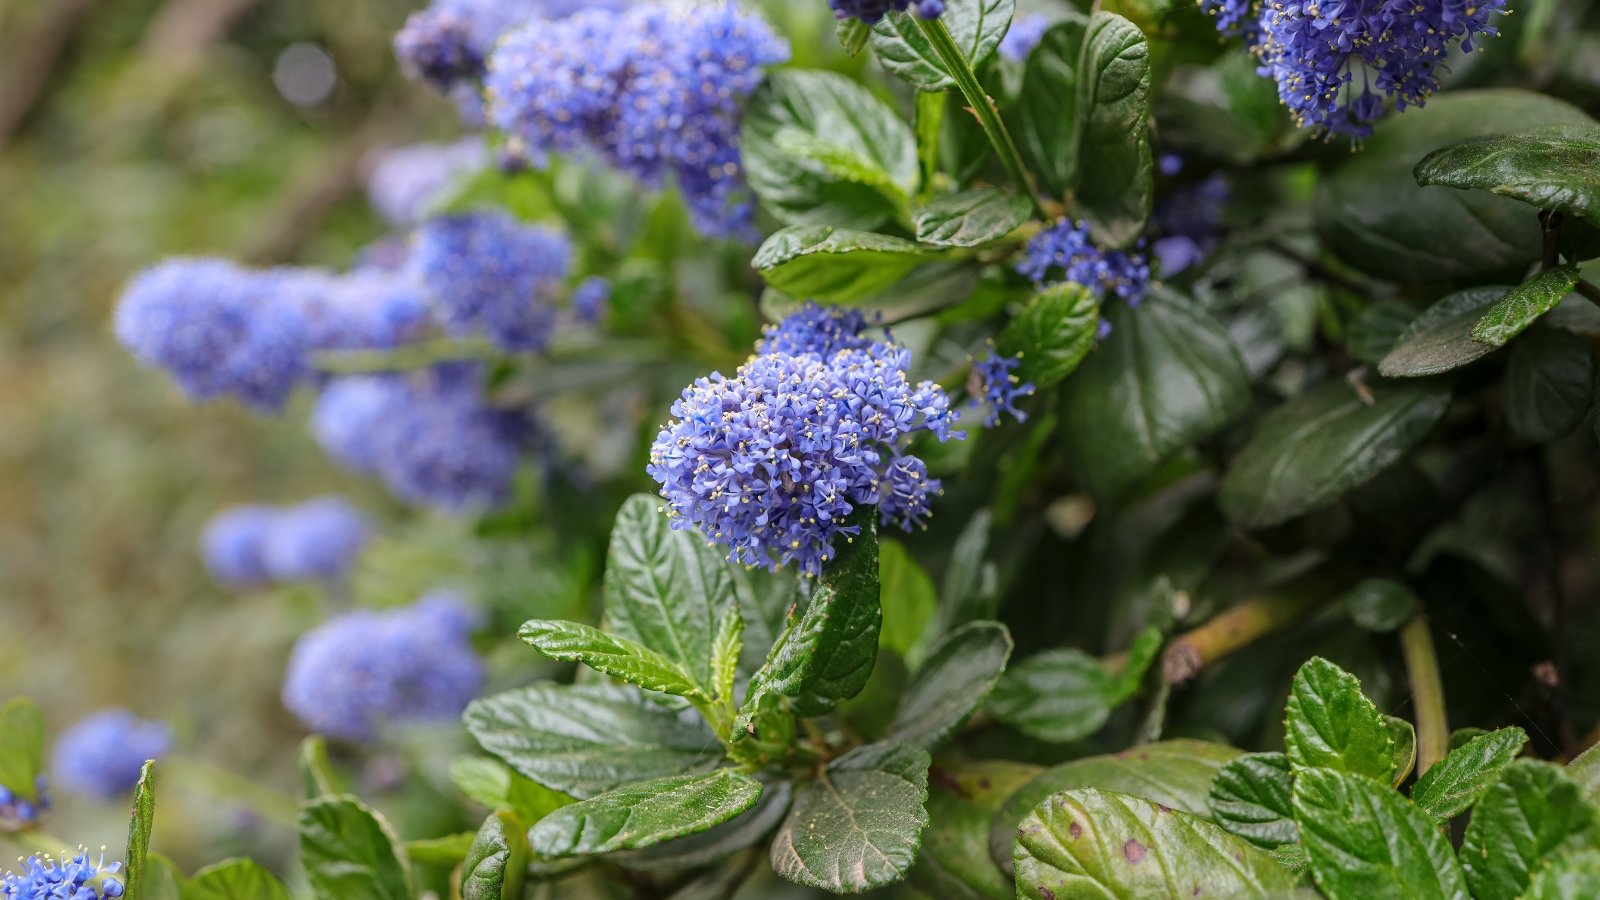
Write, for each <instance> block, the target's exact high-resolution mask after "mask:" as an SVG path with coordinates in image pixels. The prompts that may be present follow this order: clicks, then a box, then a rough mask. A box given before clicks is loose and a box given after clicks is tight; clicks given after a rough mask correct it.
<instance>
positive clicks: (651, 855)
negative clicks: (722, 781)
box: [611, 781, 794, 872]
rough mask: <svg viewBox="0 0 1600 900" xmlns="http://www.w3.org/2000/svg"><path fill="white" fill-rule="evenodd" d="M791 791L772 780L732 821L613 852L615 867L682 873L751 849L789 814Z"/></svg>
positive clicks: (783, 783)
mask: <svg viewBox="0 0 1600 900" xmlns="http://www.w3.org/2000/svg"><path fill="white" fill-rule="evenodd" d="M793 794H794V791H793V789H792V788H791V786H790V783H789V782H788V781H774V782H772V783H771V784H768V785H767V786H766V788H765V789H764V790H763V791H762V792H761V799H760V800H757V801H756V805H755V806H752V807H750V808H749V809H748V810H746V811H744V812H743V813H740V814H739V815H738V816H735V817H734V818H732V819H729V820H728V821H726V822H723V823H722V824H721V825H717V826H715V827H713V828H708V829H706V830H705V831H702V832H700V833H698V834H691V835H686V836H684V837H680V838H674V839H672V840H670V841H662V842H661V843H659V844H656V845H655V846H653V847H646V848H644V849H643V850H634V851H628V852H625V853H616V854H613V855H612V857H611V858H612V859H613V860H615V861H616V862H617V864H618V865H621V866H625V867H627V868H629V869H639V870H641V871H650V872H653V871H658V870H683V869H694V868H698V867H700V866H708V865H712V864H713V863H716V862H717V861H719V860H722V859H725V858H727V857H729V856H732V855H733V854H735V853H738V852H739V851H741V850H745V849H748V848H750V847H754V846H755V845H756V844H758V843H760V842H761V841H762V840H764V839H766V838H767V836H768V835H770V834H772V832H773V830H774V829H776V828H777V827H778V823H779V822H782V821H783V817H784V816H785V815H787V814H788V812H789V801H790V799H791V798H792V797H793Z"/></svg>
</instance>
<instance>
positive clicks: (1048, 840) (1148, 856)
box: [1013, 789, 1294, 900]
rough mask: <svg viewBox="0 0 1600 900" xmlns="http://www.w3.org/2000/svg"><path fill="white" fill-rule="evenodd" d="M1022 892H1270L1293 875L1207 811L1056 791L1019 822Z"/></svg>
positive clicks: (1035, 896) (1060, 899) (1060, 897)
mask: <svg viewBox="0 0 1600 900" xmlns="http://www.w3.org/2000/svg"><path fill="white" fill-rule="evenodd" d="M1013 865H1014V868H1015V871H1016V885H1017V897H1019V898H1024V897H1025V898H1029V900H1053V898H1054V900H1066V898H1073V897H1107V898H1119V900H1120V898H1144V897H1199V896H1205V897H1267V896H1270V895H1272V894H1274V893H1275V892H1278V891H1283V890H1287V889H1288V888H1290V887H1292V886H1293V885H1294V878H1293V877H1292V876H1290V875H1289V873H1288V872H1286V871H1284V870H1283V869H1282V868H1281V867H1279V866H1278V864H1277V863H1275V862H1273V861H1272V857H1270V856H1267V855H1266V854H1265V853H1262V852H1261V851H1260V850H1257V849H1256V848H1255V847H1252V846H1250V845H1249V844H1247V843H1245V842H1244V841H1242V840H1240V839H1239V838H1237V837H1234V836H1233V835H1231V834H1229V833H1228V832H1226V831H1224V830H1222V829H1221V828H1219V827H1217V826H1216V825H1213V824H1211V823H1210V822H1207V821H1206V820H1204V819H1202V818H1200V817H1199V816H1195V815H1191V814H1189V813H1186V812H1182V811H1180V810H1174V809H1169V808H1167V807H1165V806H1162V805H1161V804H1159V803H1156V802H1154V801H1152V800H1146V799H1144V798H1142V797H1135V796H1130V795H1128V794H1119V793H1115V792H1112V791H1102V790H1094V789H1088V790H1077V791H1064V792H1062V793H1059V794H1055V795H1053V796H1051V797H1048V798H1046V799H1045V800H1044V802H1042V803H1040V804H1039V805H1038V806H1037V807H1036V808H1035V809H1034V810H1033V812H1031V813H1029V814H1028V816H1027V818H1025V819H1023V820H1022V823H1021V824H1020V825H1018V826H1017V846H1016V851H1015V855H1014V857H1013Z"/></svg>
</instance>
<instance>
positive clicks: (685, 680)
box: [517, 619, 707, 697]
mask: <svg viewBox="0 0 1600 900" xmlns="http://www.w3.org/2000/svg"><path fill="white" fill-rule="evenodd" d="M517 637H519V638H522V641H523V643H525V644H527V645H528V646H530V647H532V648H533V649H535V650H538V651H539V652H540V653H543V654H544V655H545V656H548V657H550V658H551V659H554V660H560V661H561V662H578V663H583V664H584V665H586V666H588V667H589V668H591V669H594V670H595V671H596V672H599V673H601V674H603V675H610V676H611V677H613V678H616V679H620V680H622V681H626V682H628V683H629V684H634V685H638V686H639V687H642V688H644V689H645V690H647V691H660V692H662V693H664V694H675V695H677V696H679V697H705V696H707V692H705V691H702V690H701V688H700V685H698V684H696V683H695V682H694V681H693V680H691V679H690V677H689V673H687V672H685V671H684V670H683V668H682V667H681V666H679V665H678V664H677V663H675V662H673V661H672V660H670V659H667V658H666V657H664V656H662V655H661V654H659V653H657V652H655V651H654V650H651V649H650V648H649V647H646V646H645V645H643V644H641V643H639V642H638V641H634V640H630V639H628V638H625V637H620V636H618V635H615V634H608V633H607V632H604V631H601V630H600V629H598V628H596V627H594V626H593V625H584V624H581V623H578V622H562V621H556V620H550V619H532V620H529V621H527V622H523V623H522V627H521V628H519V629H517Z"/></svg>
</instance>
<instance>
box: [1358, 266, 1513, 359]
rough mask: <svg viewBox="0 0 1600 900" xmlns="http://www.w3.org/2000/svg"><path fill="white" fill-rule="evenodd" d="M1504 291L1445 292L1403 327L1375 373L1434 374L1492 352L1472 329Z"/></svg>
mask: <svg viewBox="0 0 1600 900" xmlns="http://www.w3.org/2000/svg"><path fill="white" fill-rule="evenodd" d="M1508 290H1510V288H1504V287H1480V288H1468V289H1467V290H1464V291H1456V292H1455V293H1454V294H1448V295H1446V296H1445V297H1444V298H1442V299H1440V300H1439V301H1438V302H1437V303H1435V304H1433V305H1432V306H1430V307H1428V308H1427V309H1426V310H1424V311H1423V313H1422V315H1420V316H1418V317H1417V318H1416V320H1415V321H1413V322H1412V323H1411V324H1410V325H1408V326H1406V329H1405V331H1402V332H1401V333H1400V338H1399V340H1397V341H1396V342H1395V344H1394V347H1393V348H1392V349H1391V350H1389V354H1388V355H1387V356H1385V357H1384V358H1383V359H1382V360H1381V361H1380V362H1379V363H1378V373H1379V374H1381V375H1383V376H1384V377H1385V378H1415V377H1418V376H1422V375H1438V374H1439V373H1441V372H1448V371H1450V370H1451V369H1458V368H1460V367H1462V366H1464V365H1467V364H1468V363H1474V362H1477V361H1478V360H1480V359H1482V358H1483V357H1485V356H1488V355H1489V354H1490V353H1493V352H1494V348H1493V347H1491V346H1489V345H1488V344H1485V343H1483V342H1482V341H1479V340H1476V339H1474V338H1473V336H1472V329H1473V327H1474V326H1476V325H1477V324H1478V321H1479V320H1480V319H1482V318H1483V317H1484V315H1486V314H1487V313H1488V312H1489V310H1490V309H1492V308H1493V307H1494V305H1495V304H1496V303H1499V302H1500V298H1501V297H1504V296H1505V295H1506V291H1508Z"/></svg>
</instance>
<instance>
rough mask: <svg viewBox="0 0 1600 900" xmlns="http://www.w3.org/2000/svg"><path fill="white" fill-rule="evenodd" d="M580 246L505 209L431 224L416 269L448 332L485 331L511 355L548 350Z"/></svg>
mask: <svg viewBox="0 0 1600 900" xmlns="http://www.w3.org/2000/svg"><path fill="white" fill-rule="evenodd" d="M571 256H572V245H571V244H570V243H569V242H568V241H567V239H566V237H565V236H564V235H562V234H560V233H559V232H555V231H551V230H550V229H548V228H542V227H538V226H533V225H524V224H522V223H521V222H518V221H517V220H516V219H514V218H512V217H511V216H509V215H506V214H504V213H499V212H475V213H467V214H464V215H457V216H443V217H439V218H436V219H431V220H429V221H428V222H427V223H426V224H424V225H423V226H422V228H421V229H419V231H418V233H417V238H416V246H415V247H414V248H413V249H412V253H411V268H412V271H413V272H414V273H415V274H416V277H417V279H418V280H419V281H420V282H421V283H422V284H423V285H425V286H426V287H427V289H428V292H429V294H431V295H432V297H433V298H434V301H435V303H436V304H437V305H438V309H439V315H440V318H441V319H442V321H443V324H444V327H445V330H446V331H449V332H450V333H452V334H457V335H465V334H474V333H480V332H481V333H483V334H485V335H486V336H487V337H488V338H489V340H490V341H492V342H493V343H494V344H495V346H497V347H499V348H501V349H502V350H507V351H510V352H520V351H529V350H542V349H544V348H545V346H546V345H548V344H549V342H550V337H551V334H552V333H553V332H554V330H555V325H556V307H555V300H554V296H555V293H556V290H557V289H558V288H559V287H560V284H561V281H562V279H564V278H565V277H566V274H567V267H568V266H569V265H570V262H571Z"/></svg>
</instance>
